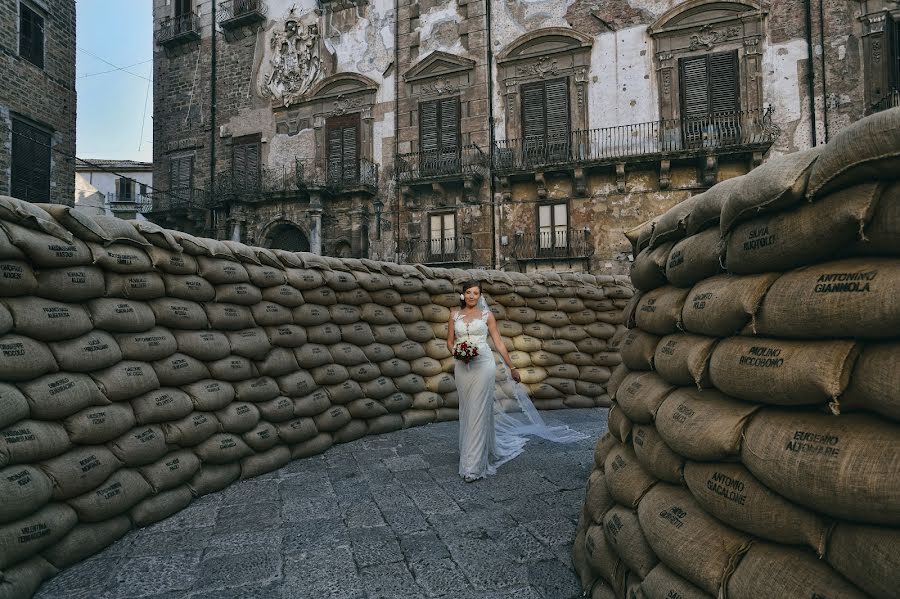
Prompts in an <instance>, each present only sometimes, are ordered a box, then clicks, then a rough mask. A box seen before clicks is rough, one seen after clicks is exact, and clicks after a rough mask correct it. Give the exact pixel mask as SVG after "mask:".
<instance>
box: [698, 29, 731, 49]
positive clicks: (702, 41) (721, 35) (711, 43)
mask: <svg viewBox="0 0 900 599" xmlns="http://www.w3.org/2000/svg"><path fill="white" fill-rule="evenodd" d="M739 37H741V28H740V27H737V26H733V27H726V28H725V29H724V30H722V31H716V30H715V29H713V28H712V25H704V26H703V27H701V28H700V31H698V32H697V33H695V34H694V35H692V36H691V45H690V49H691V50H697V49H698V48H706V49H707V50H712V49H713V48H714V47H715V46H716V44H721V43H722V42H725V41H728V40H733V39H736V38H739Z"/></svg>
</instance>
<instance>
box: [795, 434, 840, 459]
mask: <svg viewBox="0 0 900 599" xmlns="http://www.w3.org/2000/svg"><path fill="white" fill-rule="evenodd" d="M840 440H841V439H840V437H838V436H837V435H819V434H816V433H809V432H806V431H796V432H794V437H793V438H792V439H790V440H788V442H787V445H786V446H785V449H786V450H789V451H793V452H794V453H813V454H816V455H821V456H824V457H826V458H833V457H837V456H838V455H839V454H840V452H841V449H840V447H837V445H838V444H839V443H840Z"/></svg>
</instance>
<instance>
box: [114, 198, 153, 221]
mask: <svg viewBox="0 0 900 599" xmlns="http://www.w3.org/2000/svg"><path fill="white" fill-rule="evenodd" d="M104 195H105V196H106V197H105V203H106V207H107V209H109V210H110V211H111V212H112V213H113V215H114V216H119V215H120V214H131V215H133V214H134V213H136V212H141V213H143V212H144V210H145V208H144V206H145V205H147V204H150V201H151V200H150V196H148V195H141V194H118V193H107V194H104ZM119 218H123V217H122V216H119Z"/></svg>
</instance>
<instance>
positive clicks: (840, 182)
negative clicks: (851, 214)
mask: <svg viewBox="0 0 900 599" xmlns="http://www.w3.org/2000/svg"><path fill="white" fill-rule="evenodd" d="M898 131H900V110H898V109H897V108H891V109H888V110H884V111H881V112H877V113H875V114H872V115H871V116H868V117H866V118H864V119H861V120H859V121H856V122H855V123H853V124H851V125H849V126H848V127H845V128H844V129H842V130H841V131H840V132H838V134H837V135H835V136H834V138H833V139H832V140H831V141H830V142H829V143H828V144H827V145H826V146H825V147H824V149H823V150H822V152H821V156H820V157H819V160H818V161H816V164H815V166H814V167H813V169H812V173H811V174H810V177H809V189H808V190H807V193H808V195H809V197H810V198H818V197H821V196H824V195H827V194H829V193H831V192H833V191H834V190H836V189H841V188H843V187H849V186H850V185H853V184H855V183H862V182H866V181H872V180H877V179H885V178H890V177H889V176H888V174H889V173H896V172H897V170H898V168H900V142H898V141H897V140H898V139H900V135H898Z"/></svg>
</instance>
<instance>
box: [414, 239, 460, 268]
mask: <svg viewBox="0 0 900 599" xmlns="http://www.w3.org/2000/svg"><path fill="white" fill-rule="evenodd" d="M406 262H407V263H410V264H427V265H429V266H443V267H447V268H450V267H460V266H464V265H471V264H472V238H471V237H445V238H442V239H410V240H408V241H407V242H406Z"/></svg>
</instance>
